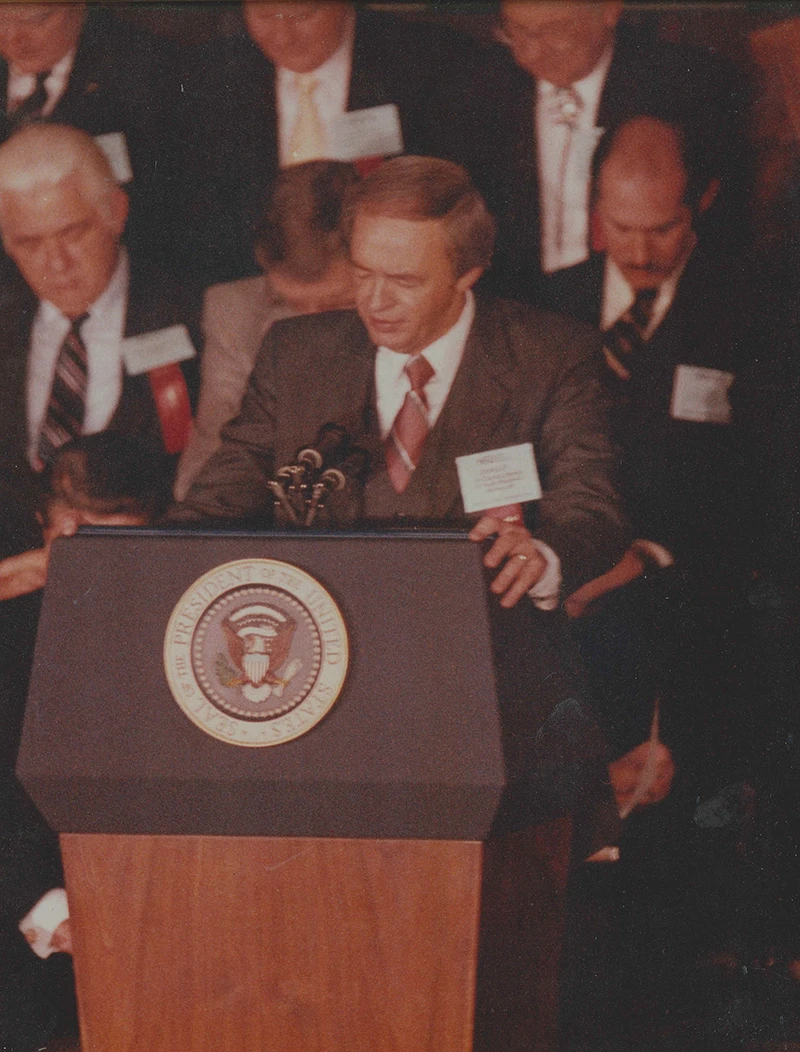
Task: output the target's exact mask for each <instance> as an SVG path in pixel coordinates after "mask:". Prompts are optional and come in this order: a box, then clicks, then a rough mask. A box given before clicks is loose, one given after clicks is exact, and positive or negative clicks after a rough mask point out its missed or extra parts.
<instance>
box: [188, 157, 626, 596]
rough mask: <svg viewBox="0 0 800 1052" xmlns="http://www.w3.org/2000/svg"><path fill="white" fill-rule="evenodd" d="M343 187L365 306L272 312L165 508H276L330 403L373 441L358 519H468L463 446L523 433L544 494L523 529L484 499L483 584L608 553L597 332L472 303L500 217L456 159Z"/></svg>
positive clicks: (387, 170)
mask: <svg viewBox="0 0 800 1052" xmlns="http://www.w3.org/2000/svg"><path fill="white" fill-rule="evenodd" d="M352 195H353V197H352V202H351V205H350V207H351V235H350V255H351V262H352V265H353V268H354V273H355V283H356V284H355V288H356V293H355V298H356V306H357V311H341V312H336V313H330V314H323V315H317V316H315V317H308V318H299V319H292V320H291V321H287V322H281V323H277V324H276V325H275V326H273V330H272V331H271V332H270V334H269V335H268V338H267V341H266V343H265V346H264V348H263V349H262V352H261V354H260V355H259V358H258V359H257V362H256V366H255V369H254V372H253V374H252V377H251V381H250V386H249V388H248V391H247V393H246V395H245V399H244V403H243V405H242V411H241V415H240V416H239V417H238V418H237V419H236V420H235V421H233V422H232V423H231V424H230V425H229V426H228V427H227V428H226V429H225V430H224V431H223V443H222V448H221V449H220V450H219V451H218V453H217V454H216V455H215V456H214V457H213V458H212V460H211V461H210V462H209V463H208V464H207V465H206V468H205V469H204V470H203V471H202V472H201V473H200V475H199V476H198V478H197V479H196V480H195V482H194V484H193V485H192V487H191V488H190V490H189V493H188V495H187V497H186V499H185V501H184V502H183V503H182V504H180V505H177V506H176V507H175V508H174V509H173V514H172V517H173V518H175V519H178V520H183V521H185V520H191V519H201V518H204V517H209V518H217V519H225V518H229V519H234V518H239V519H241V518H245V517H252V516H258V515H266V516H268V515H269V512H268V505H269V504H270V503H271V502H270V490H269V488H268V485H267V483H268V480H269V479H270V478H271V476H272V474H273V472H274V471H275V469H276V468H277V467H278V466H280V465H281V464H283V463H286V462H288V461H291V460H292V459H293V457H294V455H295V453H296V451H297V449H298V448H299V447H301V446H302V445H303V444H304V443H306V442H308V441H309V440H310V439H312V438H313V436H314V435H315V434H316V433H317V431H318V430H319V428H320V427H321V425H323V424H325V423H326V422H328V421H335V422H337V423H341V424H343V425H344V426H345V427H347V429H348V430H349V431H350V433H351V434H352V435H353V437H354V439H357V440H363V441H364V442H365V443H366V444H367V445H368V446H370V447H371V448H372V449H373V452H374V453H375V460H376V463H375V465H374V467H375V470H374V471H373V472H372V474H371V476H370V478H369V479H368V481H367V482H366V484H365V486H364V492H363V515H364V517H365V518H366V519H368V520H381V521H383V522H384V523H390V524H391V523H393V522H394V523H397V524H401V525H402V523H403V522H410V521H415V520H416V521H419V520H425V521H427V522H432V521H439V522H442V521H449V522H454V521H455V522H465V523H466V522H468V521H469V517H468V516H466V515H465V512H464V505H463V503H462V496H461V493H460V491H459V479H458V474H457V470H456V463H455V460H456V458H457V457H459V456H465V455H469V454H474V453H481V452H483V451H486V450H491V449H498V448H503V447H507V446H512V445H515V444H519V443H532V444H533V448H534V451H535V457H536V464H537V467H538V472H539V475H540V477H541V481H542V489H543V495H542V498H541V500H539V501H538V502H536V505H535V509H534V507H533V506H531V505H529V506H528V511H529V512H530V519H529V520H528V525H529V527H530V529H528V528H527V527H526V526H525V525H523V524H522V523H521V522H520V521H519V519H516V520H514V521H502V517H499V516H496V515H495V516H493V515H487V516H485V517H484V518H483V519H481V520H480V522H479V523H478V524H477V525H476V526H474V528H473V531H472V535H473V537H474V538H475V539H483V538H486V537H488V536H489V535H490V534H492V533H497V534H498V539H497V541H496V542H495V544H494V546H493V547H492V549H491V550H490V553H489V555H488V557H487V559H488V565H490V566H497V565H499V564H500V563H503V564H504V568H503V569H502V571H501V572H500V574H499V575H498V577H497V578H496V579H495V582H494V585H493V589H494V590H495V591H496V592H497V593H498V594H500V595H502V596H503V597H504V599H503V602H504V603H505V604H506V605H509V606H511V605H513V604H514V603H515V602H516V601H517V600H519V599H520V597H521V596H523V595H524V594H525V593H526V592H528V591H530V590H532V589H533V590H534V592H535V590H536V588H537V586H538V585H540V583H541V582H542V581H543V580H544V579H545V578H547V582H548V583H547V585H546V587H545V589H544V591H543V592H542V593H541V594H540V595H538V596H537V598H539V600H540V601H542V602H546V603H547V604H548V605H549V606H550V607H552V606H555V605H557V603H558V596H559V593H560V590H561V589H560V586H559V584H558V581H559V580H561V579H563V580H564V581H565V582H567V584H566V587H567V589H568V590H569V589H571V588H572V587H573V585H574V584H575V583H576V582H578V581H581V580H587V579H588V577H590V576H592V572H593V571H592V568H597V567H599V566H606V567H607V566H608V565H609V557H613V554H614V553H615V552H617V553H618V552H619V545H620V541H621V536H622V534H621V520H620V518H619V516H618V513H617V510H616V507H615V496H614V491H613V488H612V486H611V484H610V474H611V469H612V458H611V448H610V446H609V444H608V442H607V439H606V435H605V431H604V414H603V407H602V403H601V400H600V398H599V388H598V377H597V360H596V351H597V348H596V345H595V343H594V341H593V339H592V336H591V334H590V332H589V330H588V329H584V328H582V327H576V326H574V325H572V324H571V323H568V322H565V321H563V320H560V319H556V318H553V317H549V316H543V315H541V314H539V313H537V312H535V311H532V310H530V309H528V308H525V307H522V306H520V305H515V304H509V303H497V304H488V303H484V302H478V303H477V304H476V303H475V300H474V297H473V295H472V293H471V288H472V286H473V285H474V284H475V282H476V281H477V280H478V278H479V277H480V275H481V274H482V272H483V270H484V268H485V267H486V266H487V264H488V262H489V259H490V257H491V249H492V242H493V222H492V220H491V218H490V217H489V215H488V213H487V212H486V209H485V205H484V203H483V201H482V199H481V197H480V195H479V194H478V193H477V191H476V190H475V189H474V187H473V186H472V185H471V183H470V181H469V178H468V176H467V174H466V172H465V171H464V170H463V169H461V168H459V167H458V166H457V165H453V164H452V163H450V162H446V161H437V160H434V159H431V158H416V157H405V158H397V159H395V160H393V161H389V162H386V163H385V164H384V165H383V166H382V167H381V168H379V169H378V170H377V171H376V172H374V173H373V174H372V175H371V176H370V177H369V178H368V179H367V180H365V181H364V182H363V183H361V184H357V185H356V186H355V187H354V188H353V190H352ZM423 351H424V352H426V355H427V354H430V357H431V358H433V360H434V363H435V364H434V363H431V362H428V359H427V357H426V355H423V354H422V352H423ZM420 359H423V360H424V361H425V362H428V368H429V369H431V370H433V374H434V375H433V376H432V377H428V378H427V379H426V381H425V382H424V383H423V384H422V386H421V388H420V390H419V391H416V389H415V388H414V378H413V377H410V376H409V373H408V371H407V368H404V366H406V367H407V366H409V364H410V363H411V362H412V361H419V360H420ZM311 376H313V377H315V383H314V384H313V386H310V385H309V378H310V377H311ZM407 394H408V395H412V394H416V395H417V396H418V398H419V399H423V400H424V405H425V421H426V428H425V431H426V437H425V439H424V444H423V445H422V447H421V450H420V451H419V456H418V459H417V458H415V457H411V460H412V461H413V462H414V463H413V466H412V467H409V459H408V457H407V456H405V453H402V454H401V455H402V456H403V459H404V462H405V465H406V470H407V471H408V472H409V477H407V478H406V479H405V484H400V483H398V480H397V477H396V474H395V464H394V463H393V461H394V460H395V459H396V456H397V454H396V452H395V447H396V445H397V443H396V442H395V441H394V428H395V426H396V422H397V421H398V420H399V419H400V415H401V410H404V408H405V396H406V395H407ZM428 432H429V433H428ZM384 449H385V450H386V456H385V457H384V456H383V454H382V451H383V450H384Z"/></svg>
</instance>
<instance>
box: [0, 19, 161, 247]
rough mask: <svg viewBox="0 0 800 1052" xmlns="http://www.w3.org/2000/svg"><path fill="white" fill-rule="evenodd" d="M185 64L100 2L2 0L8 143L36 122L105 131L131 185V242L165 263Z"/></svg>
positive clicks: (2, 93) (1, 82)
mask: <svg viewBox="0 0 800 1052" xmlns="http://www.w3.org/2000/svg"><path fill="white" fill-rule="evenodd" d="M179 65H180V63H179V61H178V56H177V49H176V48H175V46H174V45H173V44H172V43H171V42H170V41H168V40H165V39H162V38H160V37H157V36H154V35H153V34H151V33H147V32H145V31H143V30H140V29H136V28H135V27H133V26H132V25H130V24H128V23H126V22H124V21H122V20H121V19H118V18H116V17H115V16H114V15H113V14H111V13H110V12H109V11H106V10H103V9H102V8H101V7H100V6H99V5H91V7H90V8H87V5H86V4H85V3H63V4H62V3H58V4H50V3H7V4H6V3H4V4H0V142H2V141H4V140H5V139H6V138H8V136H9V135H10V134H11V133H12V132H13V131H14V130H15V129H16V128H18V127H20V126H21V125H22V124H24V123H27V122H29V121H32V120H48V121H54V122H56V123H59V124H70V125H73V126H74V127H76V128H81V129H82V130H83V131H86V132H88V133H89V134H90V135H94V136H101V139H100V141H101V143H102V144H103V145H104V146H105V148H106V149H107V150H108V151H109V155H110V156H111V157H113V158H114V162H115V170H116V172H117V174H118V176H119V178H120V179H121V180H122V181H123V182H125V183H126V185H127V189H128V191H129V196H130V200H131V222H130V223H129V225H128V231H127V236H128V241H129V243H130V245H131V247H132V248H135V251H136V253H137V255H141V256H142V257H143V258H146V259H148V260H156V261H159V262H160V261H161V259H162V257H163V258H165V259H168V258H169V249H170V248H171V245H170V234H171V226H170V223H169V219H170V212H169V206H170V202H169V200H168V197H169V195H170V194H171V193H172V192H173V190H174V187H173V179H174V167H175V166H174V163H173V160H172V150H173V146H174V138H175V136H174V128H173V124H174V116H175V113H176V109H177V105H178V101H179V98H180V80H179V76H178V71H179ZM126 168H127V170H126ZM173 212H174V209H173Z"/></svg>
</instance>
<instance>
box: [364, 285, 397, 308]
mask: <svg viewBox="0 0 800 1052" xmlns="http://www.w3.org/2000/svg"><path fill="white" fill-rule="evenodd" d="M392 302H393V297H392V292H391V289H390V288H389V284H388V282H386V281H384V280H383V278H375V279H374V280H373V281H372V283H371V284H370V289H369V299H368V306H369V308H370V310H372V311H377V312H379V311H382V310H385V309H386V308H387V307H391V305H392Z"/></svg>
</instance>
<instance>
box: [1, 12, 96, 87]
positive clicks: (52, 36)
mask: <svg viewBox="0 0 800 1052" xmlns="http://www.w3.org/2000/svg"><path fill="white" fill-rule="evenodd" d="M84 7H85V4H0V55H2V56H3V58H4V59H5V60H6V61H7V62H9V63H10V64H11V65H13V66H15V67H16V68H17V69H19V70H20V71H21V72H22V73H44V72H46V71H47V70H50V69H52V68H53V66H54V65H55V64H56V63H57V62H58V61H59V60H60V59H62V58H63V57H64V56H65V55H66V54H67V52H69V51H71V50H72V49H73V48H74V47H75V45H76V44H77V42H78V37H79V36H80V32H81V25H82V24H83V14H84Z"/></svg>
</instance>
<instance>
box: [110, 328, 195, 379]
mask: <svg viewBox="0 0 800 1052" xmlns="http://www.w3.org/2000/svg"><path fill="white" fill-rule="evenodd" d="M196 353H197V352H196V351H195V349H194V344H193V343H192V339H191V337H190V336H189V330H188V329H187V328H186V326H185V325H170V327H169V328H168V329H157V330H156V331H155V332H146V333H143V334H142V335H141V336H129V337H128V338H127V339H125V340H123V341H122V360H123V361H124V362H125V368H126V370H127V371H128V373H129V374H130V375H131V376H140V375H141V374H142V373H149V372H150V370H151V369H158V368H159V366H161V365H172V363H173V362H185V361H188V359H189V358H194V356H195V354H196Z"/></svg>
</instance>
